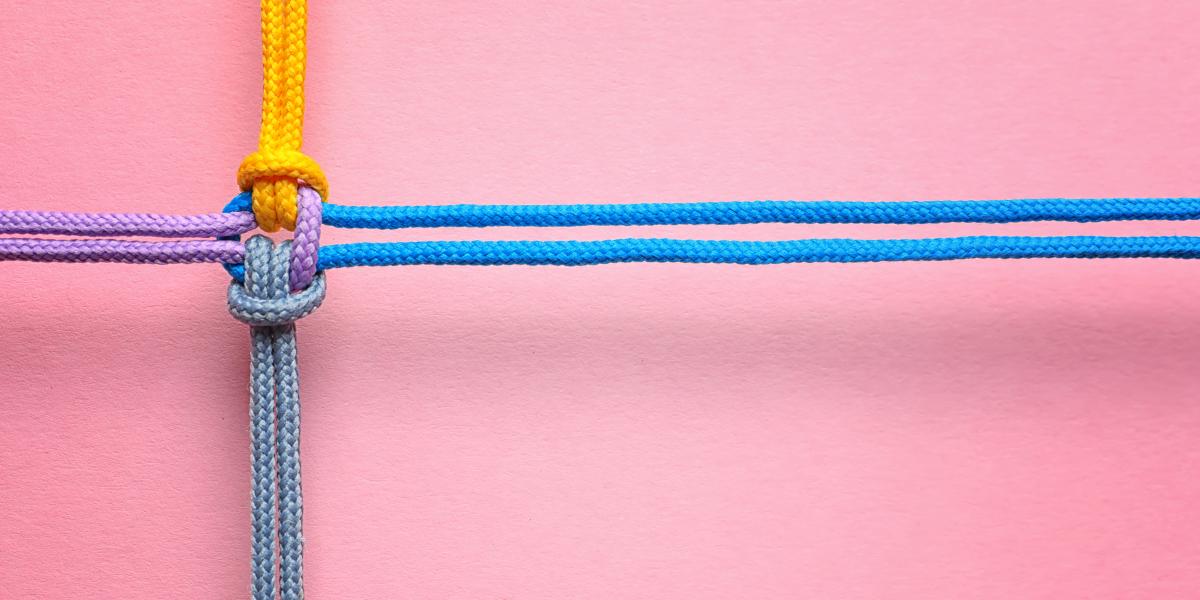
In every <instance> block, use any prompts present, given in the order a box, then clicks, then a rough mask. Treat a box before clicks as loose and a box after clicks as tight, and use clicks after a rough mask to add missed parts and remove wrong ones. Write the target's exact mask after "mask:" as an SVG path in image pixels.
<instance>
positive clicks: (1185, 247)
mask: <svg viewBox="0 0 1200 600" xmlns="http://www.w3.org/2000/svg"><path fill="white" fill-rule="evenodd" d="M966 258H1200V237H1181V236H1162V237H1099V236H1064V237H1008V236H975V237H956V238H931V239H915V240H855V239H813V240H793V241H784V242H742V241H717V240H671V239H658V238H649V239H647V238H631V239H620V240H603V241H595V242H557V241H555V242H542V241H536V242H506V241H497V242H479V241H466V242H395V243H371V244H336V245H332V246H325V247H322V248H321V256H320V260H319V262H318V265H317V266H318V269H336V268H341V267H358V266H388V265H560V266H582V265H598V264H605V263H618V262H679V263H730V264H741V265H766V264H780V263H815V262H830V263H852V262H881V261H902V260H914V261H916V260H922V261H923V260H957V259H966Z"/></svg>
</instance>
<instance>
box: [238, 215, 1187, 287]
mask: <svg viewBox="0 0 1200 600" xmlns="http://www.w3.org/2000/svg"><path fill="white" fill-rule="evenodd" d="M249 202H250V198H249V194H240V195H238V196H237V197H235V198H234V199H233V201H231V202H230V203H229V205H228V206H227V207H226V209H225V210H226V212H229V211H236V210H248V208H249ZM1129 219H1154V220H1185V219H1200V198H1129V199H1089V200H1061V199H1045V200H989V201H962V202H957V201H955V202H943V201H937V202H790V201H779V202H776V201H764V202H706V203H695V204H596V205H561V206H558V205H554V206H547V205H542V206H514V205H496V206H487V205H465V204H460V205H452V206H415V207H397V206H392V207H368V206H360V207H352V206H339V205H336V204H327V205H326V206H325V210H324V222H325V224H328V225H333V226H344V227H367V226H372V227H383V228H389V227H444V226H469V227H487V226H493V225H503V226H509V225H512V226H516V225H533V226H571V225H650V224H658V225H662V224H699V223H728V224H732V223H761V222H791V223H892V224H914V223H945V222H978V223H1004V222H1014V221H1035V220H1057V221H1073V222H1093V221H1111V220H1129ZM968 258H1200V237H1181V236H1159V237H1101V236H1063V237H1019V236H1011V237H1010V236H972V237H957V238H932V239H897V240H857V239H809V240H792V241H780V242H754V241H719V240H672V239H657V238H650V239H641V238H631V239H616V240H603V241H591V242H577V241H551V242H543V241H515V242H512V241H461V242H395V243H371V244H341V245H331V246H325V247H323V248H321V254H320V258H319V262H318V265H317V267H318V269H321V270H324V269H334V268H340V267H351V266H384V265H562V266H580V265H596V264H604V263H617V262H680V263H731V264H752V265H757V264H779V263H812V262H836V263H850V262H881V261H929V260H957V259H968ZM226 268H227V269H228V270H229V272H230V274H231V275H233V277H234V278H235V279H237V280H239V281H241V280H242V277H243V274H244V269H243V268H242V266H241V265H226Z"/></svg>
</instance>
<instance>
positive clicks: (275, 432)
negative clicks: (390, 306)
mask: <svg viewBox="0 0 1200 600" xmlns="http://www.w3.org/2000/svg"><path fill="white" fill-rule="evenodd" d="M291 254H292V245H291V243H290V242H284V243H282V244H279V245H278V246H276V245H274V244H273V243H272V242H271V241H270V239H268V238H266V237H263V236H254V237H252V238H251V239H250V240H248V241H247V242H246V264H245V266H246V278H245V279H246V281H245V284H244V286H239V285H237V284H231V286H230V293H229V298H230V312H231V313H232V314H233V315H234V316H235V317H237V318H238V319H239V320H243V321H248V322H251V323H252V326H251V328H250V339H251V353H250V357H251V358H250V424H251V425H250V440H251V494H250V498H251V534H252V542H251V561H250V562H251V595H252V597H253V598H255V599H256V600H271V599H273V598H275V597H276V592H278V597H279V598H283V599H284V600H300V599H301V598H303V597H304V534H303V527H302V523H303V517H304V499H303V494H302V489H301V479H300V387H299V386H300V378H299V371H298V368H297V362H296V327H295V324H294V321H295V319H298V318H300V317H301V316H303V315H306V314H308V313H309V312H311V311H312V309H315V308H316V306H318V305H319V304H320V301H321V299H322V298H323V296H324V290H325V288H324V278H323V277H318V278H317V279H316V283H319V291H318V292H316V293H315V294H314V298H315V299H310V300H308V301H303V302H299V303H297V301H296V300H295V298H296V296H293V295H291V294H289V293H288V292H289V277H288V271H289V267H290V264H291V262H292V257H291ZM235 288H236V289H237V290H241V293H235V292H234V289H235ZM314 289H318V286H317V285H316V284H314V286H313V288H310V290H305V291H304V292H302V294H308V293H309V292H310V291H311V290H314ZM250 300H253V301H255V302H256V303H257V304H255V305H254V306H255V307H257V309H258V310H259V311H260V312H261V313H270V314H272V315H274V316H273V317H272V318H269V319H264V320H257V319H256V318H250V319H247V318H245V317H246V315H247V314H255V312H254V310H249V309H248V308H247V307H246V306H245V305H244V304H239V303H245V302H247V301H250ZM259 323H266V324H259ZM277 566H278V571H276V567H277ZM277 573H278V578H277Z"/></svg>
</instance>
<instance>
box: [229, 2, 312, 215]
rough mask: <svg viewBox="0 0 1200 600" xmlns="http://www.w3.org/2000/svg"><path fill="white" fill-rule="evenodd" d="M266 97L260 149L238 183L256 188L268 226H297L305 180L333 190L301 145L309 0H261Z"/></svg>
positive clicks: (257, 208) (258, 211) (258, 210)
mask: <svg viewBox="0 0 1200 600" xmlns="http://www.w3.org/2000/svg"><path fill="white" fill-rule="evenodd" d="M260 11H261V20H262V56H263V97H262V127H261V128H260V130H259V136H258V150H257V151H255V152H253V153H251V154H250V155H249V156H247V157H246V158H245V159H244V160H243V161H242V164H241V165H240V166H239V167H238V176H237V180H238V186H239V187H241V189H242V190H245V191H251V192H252V195H253V203H252V205H253V210H254V215H255V218H256V220H257V222H258V226H259V227H261V228H262V229H263V230H264V231H278V230H279V229H280V228H283V229H288V230H292V229H295V227H296V217H297V211H298V207H297V204H296V192H297V185H298V182H299V181H303V182H304V183H307V184H308V185H309V186H311V187H313V188H314V189H316V190H317V192H318V193H319V194H320V196H321V197H322V198H326V197H328V196H329V183H328V181H326V179H325V174H324V173H323V172H322V171H321V167H320V165H318V164H317V163H316V161H314V160H313V159H312V158H310V157H309V156H308V155H306V154H304V153H303V152H301V151H300V146H301V141H302V139H303V131H304V66H305V60H306V49H305V46H306V36H307V29H308V6H307V2H306V0H261V3H260Z"/></svg>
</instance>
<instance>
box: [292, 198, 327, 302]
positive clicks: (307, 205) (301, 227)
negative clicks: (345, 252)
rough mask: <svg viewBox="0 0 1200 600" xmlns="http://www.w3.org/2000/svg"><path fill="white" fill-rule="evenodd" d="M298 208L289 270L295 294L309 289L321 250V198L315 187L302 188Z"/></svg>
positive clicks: (315, 272) (297, 203)
mask: <svg viewBox="0 0 1200 600" xmlns="http://www.w3.org/2000/svg"><path fill="white" fill-rule="evenodd" d="M296 209H297V210H296V232H295V234H294V235H293V236H292V258H291V269H290V270H289V271H288V278H289V282H290V284H291V289H292V291H296V290H302V289H304V288H306V287H308V285H309V284H310V283H312V281H313V277H315V276H316V274H317V259H318V254H319V251H320V247H321V197H320V196H318V195H317V192H315V191H314V190H313V189H312V188H310V187H308V186H300V189H299V191H298V192H297V196H296Z"/></svg>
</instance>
